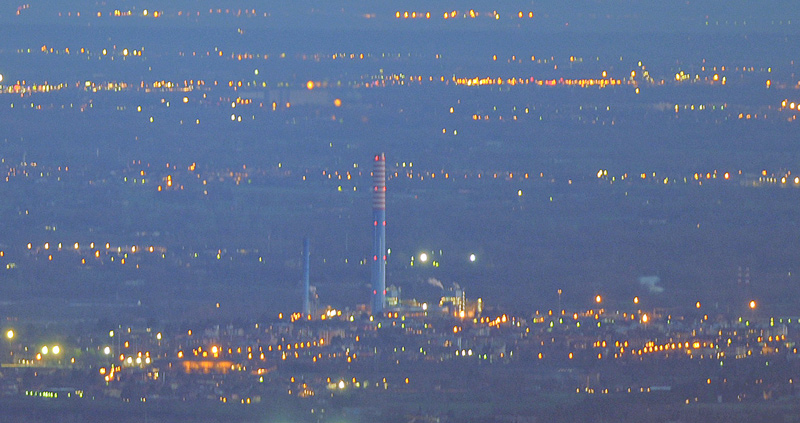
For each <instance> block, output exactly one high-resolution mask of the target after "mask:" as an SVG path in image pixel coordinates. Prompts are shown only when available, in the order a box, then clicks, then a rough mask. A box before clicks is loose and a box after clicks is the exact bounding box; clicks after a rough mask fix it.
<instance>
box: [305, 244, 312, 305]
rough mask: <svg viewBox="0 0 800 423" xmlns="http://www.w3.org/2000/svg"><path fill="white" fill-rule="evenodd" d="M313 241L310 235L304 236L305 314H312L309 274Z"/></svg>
mask: <svg viewBox="0 0 800 423" xmlns="http://www.w3.org/2000/svg"><path fill="white" fill-rule="evenodd" d="M310 244H311V242H309V240H308V237H305V238H303V316H309V315H311V299H310V298H309V297H310V295H311V287H310V286H309V281H308V279H309V275H310V273H311V272H310V268H311V264H310V263H309V262H310V261H311V251H310V250H311V248H310Z"/></svg>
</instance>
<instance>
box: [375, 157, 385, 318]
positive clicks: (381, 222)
mask: <svg viewBox="0 0 800 423" xmlns="http://www.w3.org/2000/svg"><path fill="white" fill-rule="evenodd" d="M373 159H374V160H373V167H372V225H373V238H372V240H373V241H372V314H374V315H377V314H381V313H383V309H384V307H385V306H386V156H385V155H384V154H383V153H380V154H376V155H375V157H374V158H373Z"/></svg>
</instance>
